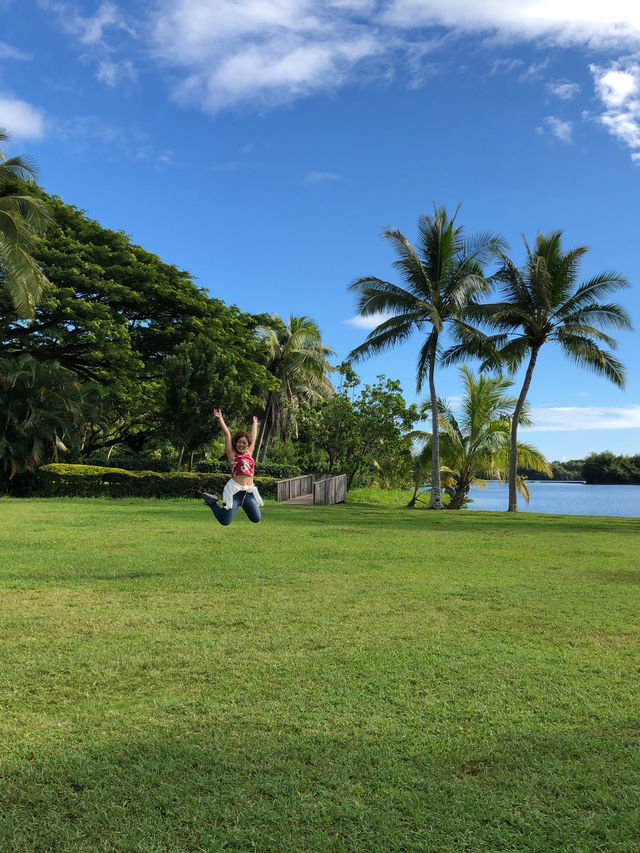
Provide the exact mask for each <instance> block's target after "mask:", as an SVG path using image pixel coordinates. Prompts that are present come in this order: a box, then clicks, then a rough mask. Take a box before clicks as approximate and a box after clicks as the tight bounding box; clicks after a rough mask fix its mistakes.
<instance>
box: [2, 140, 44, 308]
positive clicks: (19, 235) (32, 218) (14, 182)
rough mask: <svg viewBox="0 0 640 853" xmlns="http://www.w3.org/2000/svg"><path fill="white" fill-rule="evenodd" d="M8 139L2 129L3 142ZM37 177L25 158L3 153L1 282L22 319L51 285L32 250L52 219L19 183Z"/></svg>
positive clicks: (41, 204)
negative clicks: (32, 255) (8, 156)
mask: <svg viewBox="0 0 640 853" xmlns="http://www.w3.org/2000/svg"><path fill="white" fill-rule="evenodd" d="M8 139H9V136H8V134H7V132H6V131H5V130H4V128H0V142H6V141H7V140H8ZM34 177H35V169H34V168H33V166H32V165H31V164H30V163H29V162H28V161H27V160H26V159H25V158H24V157H19V156H18V157H10V158H6V157H5V156H4V154H3V153H2V151H0V282H2V283H4V285H5V286H6V287H7V289H8V290H9V293H10V296H11V300H12V302H13V304H14V307H15V309H16V312H17V314H18V316H20V317H23V318H27V317H33V314H34V311H35V307H36V305H37V303H38V301H39V300H40V299H41V297H42V294H43V292H44V289H45V288H46V286H47V285H48V281H47V278H46V277H45V275H44V273H43V272H42V271H41V269H40V268H39V267H38V264H37V262H36V261H35V260H34V259H33V258H32V257H31V255H30V251H31V250H32V249H33V247H34V245H35V243H36V240H37V238H38V236H40V235H42V234H43V233H44V229H45V227H46V224H47V222H48V221H49V218H50V217H49V215H48V213H47V210H46V208H45V207H44V205H43V203H42V202H41V201H40V200H39V199H37V198H34V197H33V196H30V195H25V194H23V193H22V192H21V191H20V189H21V188H20V182H21V181H31V180H33V178H34Z"/></svg>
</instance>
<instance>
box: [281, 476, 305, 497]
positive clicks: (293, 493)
mask: <svg viewBox="0 0 640 853" xmlns="http://www.w3.org/2000/svg"><path fill="white" fill-rule="evenodd" d="M312 492H313V475H312V474H303V475H302V477H291V479H289V480H278V482H277V483H276V500H277V501H290V500H291V499H292V498H299V497H301V495H310V494H311V493H312Z"/></svg>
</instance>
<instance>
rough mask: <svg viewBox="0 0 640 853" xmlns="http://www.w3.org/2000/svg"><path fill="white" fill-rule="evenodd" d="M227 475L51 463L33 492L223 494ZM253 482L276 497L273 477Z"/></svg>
mask: <svg viewBox="0 0 640 853" xmlns="http://www.w3.org/2000/svg"><path fill="white" fill-rule="evenodd" d="M228 479H229V476H228V474H225V475H222V474H203V473H195V474H188V473H186V472H179V473H170V474H163V473H159V472H157V471H125V470H124V468H103V467H101V466H99V465H62V464H55V463H54V464H51V465H43V466H42V467H41V468H38V475H37V488H36V490H35V494H36V495H39V496H41V497H80V498H97V497H109V498H132V497H133V498H199V497H200V496H201V494H202V492H214V493H216V494H218V495H222V490H223V488H224V486H225V483H226V482H227V480H228ZM254 482H255V484H256V486H257V487H258V489H259V490H260V494H261V495H262V497H265V498H275V496H276V482H277V481H276V480H275V479H274V478H273V477H256V478H255V480H254Z"/></svg>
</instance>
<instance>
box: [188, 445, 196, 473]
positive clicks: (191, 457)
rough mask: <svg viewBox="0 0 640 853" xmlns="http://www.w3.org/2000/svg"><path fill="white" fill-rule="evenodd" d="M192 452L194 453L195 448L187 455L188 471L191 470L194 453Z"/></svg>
mask: <svg viewBox="0 0 640 853" xmlns="http://www.w3.org/2000/svg"><path fill="white" fill-rule="evenodd" d="M194 453H195V450H192V451H191V456H189V473H191V472H192V471H193V455H194Z"/></svg>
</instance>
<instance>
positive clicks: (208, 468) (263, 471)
mask: <svg viewBox="0 0 640 853" xmlns="http://www.w3.org/2000/svg"><path fill="white" fill-rule="evenodd" d="M193 467H194V469H195V470H196V471H198V472H200V473H203V474H227V475H228V473H229V463H228V462H226V461H225V462H196V463H195V465H194V466H193ZM259 469H260V476H261V477H275V478H276V479H278V480H287V479H289V478H290V477H299V476H300V474H302V473H303V472H302V471H301V470H300V468H299V467H298V466H297V465H278V464H275V463H271V464H270V463H267V464H265V465H262V464H260V465H259Z"/></svg>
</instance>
